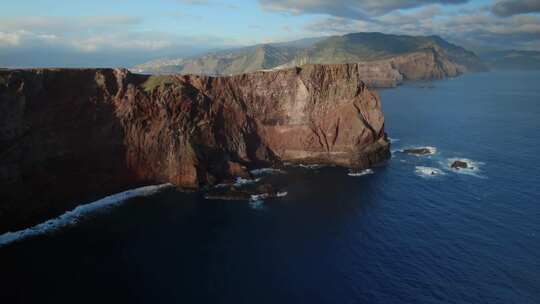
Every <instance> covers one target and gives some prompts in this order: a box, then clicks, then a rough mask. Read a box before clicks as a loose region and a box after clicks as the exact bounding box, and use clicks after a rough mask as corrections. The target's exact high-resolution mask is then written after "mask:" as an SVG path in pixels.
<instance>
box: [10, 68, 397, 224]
mask: <svg viewBox="0 0 540 304" xmlns="http://www.w3.org/2000/svg"><path fill="white" fill-rule="evenodd" d="M364 76H365V75H364V74H363V72H362V70H361V69H360V68H359V67H358V65H356V64H339V65H306V66H302V67H298V68H291V69H284V70H279V71H270V72H255V73H251V74H245V75H237V76H230V77H210V76H195V75H170V76H148V75H137V74H132V73H130V72H128V71H127V70H123V69H20V70H0V233H1V232H5V231H7V230H11V229H18V228H19V229H20V228H23V227H26V226H31V225H34V224H36V223H38V222H41V221H44V220H45V219H47V218H50V217H54V216H57V215H59V214H61V213H63V212H65V211H66V210H69V209H72V208H74V207H75V206H76V205H77V204H79V203H82V202H87V201H92V200H95V199H98V198H101V197H103V196H105V195H108V194H112V193H115V192H120V191H124V190H127V189H129V188H133V187H134V186H138V185H148V184H159V183H171V184H173V185H175V186H177V187H178V188H181V189H200V188H202V187H205V186H212V185H215V184H218V183H221V182H222V181H224V180H227V179H231V178H234V177H235V176H248V172H247V168H251V167H260V166H271V165H276V164H280V163H282V162H299V163H304V162H308V161H313V162H317V163H320V164H326V165H340V166H345V167H354V168H359V169H365V168H369V167H371V166H373V165H374V164H376V163H380V162H383V161H385V160H386V159H388V158H389V157H390V151H389V143H388V141H387V139H386V134H385V132H384V117H383V115H382V111H381V103H380V99H379V96H378V95H377V94H376V93H373V92H371V91H369V90H368V88H367V86H366V85H365V83H364V82H363V78H364Z"/></svg>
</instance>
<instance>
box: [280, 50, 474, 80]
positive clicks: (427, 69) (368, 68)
mask: <svg viewBox="0 0 540 304" xmlns="http://www.w3.org/2000/svg"><path fill="white" fill-rule="evenodd" d="M300 62H304V63H305V62H309V60H301V61H300ZM298 63H299V62H297V61H293V62H291V63H288V64H286V65H283V66H280V67H278V68H277V69H280V68H288V67H291V66H295V65H296V64H298ZM358 66H359V69H360V70H361V74H362V75H364V76H363V78H362V79H363V80H364V82H365V83H366V84H367V85H368V86H369V87H371V88H387V87H395V86H397V85H399V84H400V83H402V82H403V81H406V80H434V79H444V78H447V77H456V76H458V75H460V74H462V73H463V72H465V71H466V69H465V68H464V67H463V66H461V65H459V64H456V63H454V62H452V61H451V60H450V59H449V58H448V56H447V54H446V53H445V51H444V50H442V49H441V48H439V47H436V46H432V47H428V48H426V49H423V50H420V51H416V52H412V53H408V54H404V55H399V56H393V57H391V58H388V59H381V60H371V61H360V62H359V63H358Z"/></svg>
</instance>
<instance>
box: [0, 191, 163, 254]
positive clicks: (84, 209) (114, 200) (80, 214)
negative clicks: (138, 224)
mask: <svg viewBox="0 0 540 304" xmlns="http://www.w3.org/2000/svg"><path fill="white" fill-rule="evenodd" d="M169 187H172V185H171V184H162V185H155V186H146V187H141V188H136V189H131V190H127V191H124V192H120V193H117V194H113V195H110V196H107V197H104V198H102V199H100V200H97V201H95V202H92V203H88V204H84V205H80V206H78V207H76V208H75V209H73V210H71V211H68V212H66V213H64V214H62V215H60V216H59V217H56V218H53V219H50V220H48V221H46V222H44V223H41V224H38V225H36V226H33V227H30V228H27V229H23V230H19V231H15V232H6V233H4V234H2V235H0V247H2V246H5V245H8V244H10V243H13V242H17V241H22V240H24V239H26V238H29V237H33V236H38V235H42V234H46V233H49V232H53V231H56V230H59V229H61V228H64V227H68V226H71V225H75V224H77V223H78V222H80V221H81V220H82V219H84V217H85V216H88V215H90V214H93V213H95V212H98V211H100V210H103V209H107V208H112V207H115V206H118V205H120V204H122V203H124V202H125V201H126V200H129V199H132V198H135V197H142V196H150V195H153V194H156V193H157V192H159V191H161V190H163V189H165V188H169Z"/></svg>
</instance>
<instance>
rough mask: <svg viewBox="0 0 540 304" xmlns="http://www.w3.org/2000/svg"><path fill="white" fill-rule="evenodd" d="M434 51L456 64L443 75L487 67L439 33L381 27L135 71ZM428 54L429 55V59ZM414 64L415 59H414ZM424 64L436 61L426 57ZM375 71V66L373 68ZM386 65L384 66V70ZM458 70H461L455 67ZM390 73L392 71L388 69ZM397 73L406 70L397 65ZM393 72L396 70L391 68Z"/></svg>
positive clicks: (370, 59)
mask: <svg viewBox="0 0 540 304" xmlns="http://www.w3.org/2000/svg"><path fill="white" fill-rule="evenodd" d="M425 52H434V56H435V57H437V58H439V61H444V62H445V64H444V65H445V66H451V65H453V67H452V68H450V69H449V70H451V72H449V73H446V74H445V75H443V77H439V76H438V77H435V78H433V79H439V78H444V77H454V76H456V75H459V74H461V73H464V72H471V71H484V70H486V67H485V66H484V65H483V63H482V62H481V61H480V59H479V58H478V57H477V56H476V54H474V52H471V51H468V50H466V49H464V48H462V47H460V46H457V45H455V44H452V43H450V42H447V41H446V40H444V39H443V38H441V37H439V36H408V35H391V34H382V33H377V32H367V33H352V34H346V35H342V36H329V37H325V38H321V39H311V40H309V42H306V43H304V44H303V45H301V44H299V43H294V41H293V42H291V43H280V44H259V45H255V46H250V47H245V48H241V49H236V50H230V51H220V52H214V53H208V54H205V55H202V56H199V57H196V58H191V59H182V60H178V61H177V62H170V63H171V64H169V65H167V64H165V65H155V64H154V65H152V64H151V63H150V64H142V65H138V66H136V67H134V68H133V69H132V70H133V71H136V72H140V73H150V74H202V75H235V74H241V73H249V72H254V71H257V70H267V69H270V70H272V69H281V68H292V67H295V66H301V65H304V64H340V63H362V64H364V65H370V64H379V63H380V62H381V61H383V60H390V59H394V61H403V60H404V58H412V57H415V56H411V55H412V54H417V56H416V57H422V56H420V55H418V54H421V53H425ZM428 57H429V56H428ZM428 57H425V58H428ZM411 64H413V63H411ZM425 65H426V66H436V65H434V64H432V63H431V62H426V63H425ZM372 70H376V69H372ZM386 70H387V69H386V68H385V71H386ZM456 71H457V72H456ZM387 72H388V71H387ZM397 72H398V73H400V74H404V73H402V71H399V70H397ZM389 73H391V74H393V72H389ZM408 74H409V75H407V73H405V74H404V75H402V77H401V78H402V79H405V80H429V78H426V77H420V78H415V77H410V75H412V74H414V73H410V71H409V73H408ZM416 74H418V75H429V74H436V75H439V74H440V73H439V71H433V72H431V73H430V72H422V73H416ZM399 81H400V80H399V77H396V79H395V81H394V82H392V83H391V84H390V83H388V82H387V81H380V82H376V81H373V82H372V85H373V86H382V87H384V86H388V85H387V84H390V86H395V85H397V84H399Z"/></svg>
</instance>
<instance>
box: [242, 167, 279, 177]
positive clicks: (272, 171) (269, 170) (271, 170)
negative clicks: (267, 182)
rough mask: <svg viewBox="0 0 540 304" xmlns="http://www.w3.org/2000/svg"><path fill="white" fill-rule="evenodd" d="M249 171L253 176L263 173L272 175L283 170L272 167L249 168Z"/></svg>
mask: <svg viewBox="0 0 540 304" xmlns="http://www.w3.org/2000/svg"><path fill="white" fill-rule="evenodd" d="M250 173H251V174H252V175H254V176H263V175H272V174H282V173H285V171H283V170H280V169H274V168H260V169H254V170H251V171H250Z"/></svg>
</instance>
